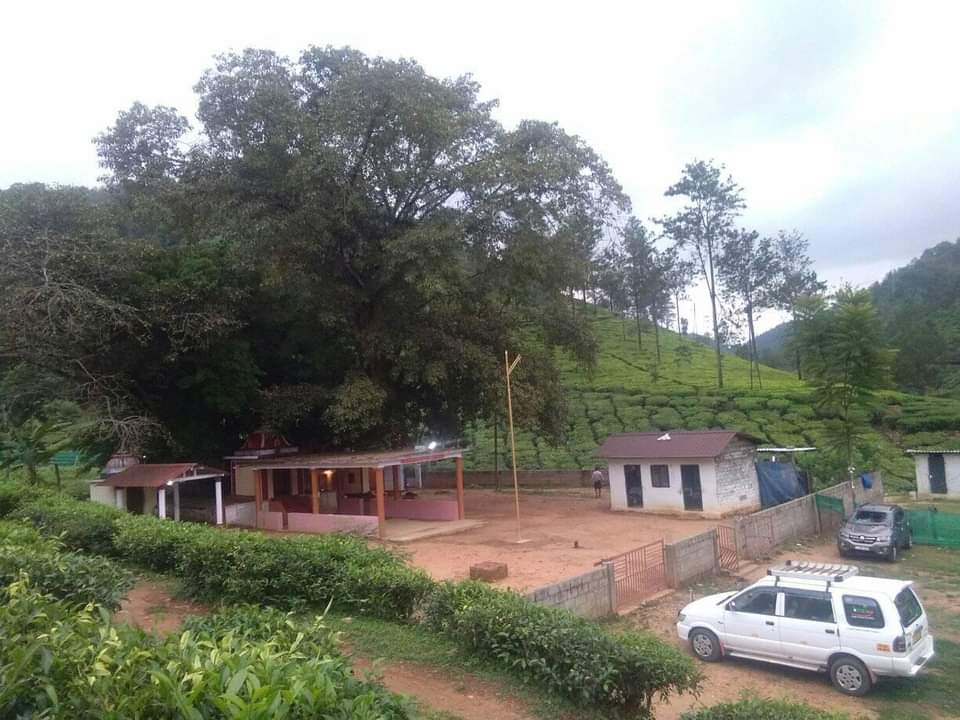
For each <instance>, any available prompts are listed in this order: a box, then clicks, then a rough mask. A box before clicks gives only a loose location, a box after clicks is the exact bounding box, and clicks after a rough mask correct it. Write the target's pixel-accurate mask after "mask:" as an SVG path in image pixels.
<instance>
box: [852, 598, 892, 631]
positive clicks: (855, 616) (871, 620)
mask: <svg viewBox="0 0 960 720" xmlns="http://www.w3.org/2000/svg"><path fill="white" fill-rule="evenodd" d="M843 612H844V614H845V615H846V616H847V624H849V625H852V626H854V627H863V628H882V627H883V612H882V611H881V610H880V606H879V605H878V604H877V601H876V600H874V599H873V598H868V597H858V596H856V595H844V596H843Z"/></svg>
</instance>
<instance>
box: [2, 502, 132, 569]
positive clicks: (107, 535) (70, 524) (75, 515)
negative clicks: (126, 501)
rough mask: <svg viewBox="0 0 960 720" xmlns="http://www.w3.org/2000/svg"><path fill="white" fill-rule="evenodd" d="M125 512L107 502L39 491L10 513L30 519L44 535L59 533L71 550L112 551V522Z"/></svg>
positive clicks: (113, 533)
mask: <svg viewBox="0 0 960 720" xmlns="http://www.w3.org/2000/svg"><path fill="white" fill-rule="evenodd" d="M125 514H126V513H124V512H122V511H120V510H117V509H116V508H113V507H109V506H107V505H101V504H99V503H92V502H85V501H82V500H74V499H73V498H67V497H60V496H57V495H51V494H47V493H41V494H38V495H36V496H33V497H30V498H29V499H24V501H23V502H21V503H20V504H19V506H18V507H17V508H16V509H14V510H13V512H11V513H10V516H11V517H14V518H21V519H24V520H28V521H30V522H32V523H33V524H34V525H36V526H37V527H38V528H40V530H41V531H42V532H43V533H45V534H47V535H56V536H59V537H60V539H61V540H62V541H63V544H64V545H66V546H67V547H68V548H71V549H73V550H85V551H87V552H91V553H95V554H97V555H115V554H116V553H117V550H116V548H115V547H114V544H113V539H114V535H115V534H116V528H115V526H114V522H115V521H116V520H118V519H119V518H121V517H123V516H124V515H125Z"/></svg>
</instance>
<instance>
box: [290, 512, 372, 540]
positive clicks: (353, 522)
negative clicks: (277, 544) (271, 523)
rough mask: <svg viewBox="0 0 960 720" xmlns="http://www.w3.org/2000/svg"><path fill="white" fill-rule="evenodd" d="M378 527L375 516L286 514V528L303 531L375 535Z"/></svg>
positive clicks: (292, 530) (291, 530)
mask: <svg viewBox="0 0 960 720" xmlns="http://www.w3.org/2000/svg"><path fill="white" fill-rule="evenodd" d="M378 528H379V523H378V522H377V517H376V515H374V516H373V517H369V516H364V515H314V514H312V513H290V514H289V515H287V530H288V531H290V532H303V533H331V532H347V533H357V534H360V535H375V534H376V533H377V530H378Z"/></svg>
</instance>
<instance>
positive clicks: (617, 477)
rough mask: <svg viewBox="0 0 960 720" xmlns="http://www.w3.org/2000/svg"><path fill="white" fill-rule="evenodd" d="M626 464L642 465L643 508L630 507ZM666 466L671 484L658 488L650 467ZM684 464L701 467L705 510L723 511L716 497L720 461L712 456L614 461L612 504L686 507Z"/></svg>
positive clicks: (617, 507)
mask: <svg viewBox="0 0 960 720" xmlns="http://www.w3.org/2000/svg"><path fill="white" fill-rule="evenodd" d="M624 465H639V466H640V480H641V485H642V486H643V507H628V506H627V483H626V477H625V475H624V470H623V467H624ZM651 465H666V466H667V467H668V468H669V470H670V487H668V488H655V487H653V485H651V484H650V482H651V480H650V466H651ZM681 465H699V466H700V488H701V490H702V492H703V512H705V513H718V512H722V511H724V510H722V509H721V508H720V506H719V504H718V499H717V463H716V461H715V460H714V459H713V458H700V459H690V460H687V459H685V460H683V462H679V461H677V460H646V459H644V460H611V461H610V463H609V466H608V473H609V479H610V507H611V509H613V510H673V511H675V510H683V484H682V482H681V480H680V466H681Z"/></svg>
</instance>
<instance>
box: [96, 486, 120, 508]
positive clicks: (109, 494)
mask: <svg viewBox="0 0 960 720" xmlns="http://www.w3.org/2000/svg"><path fill="white" fill-rule="evenodd" d="M90 499H91V500H93V501H94V502H98V503H100V504H102V505H113V506H116V504H117V495H116V492H115V491H114V488H112V487H109V486H105V485H99V484H97V483H95V482H92V483H90Z"/></svg>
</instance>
